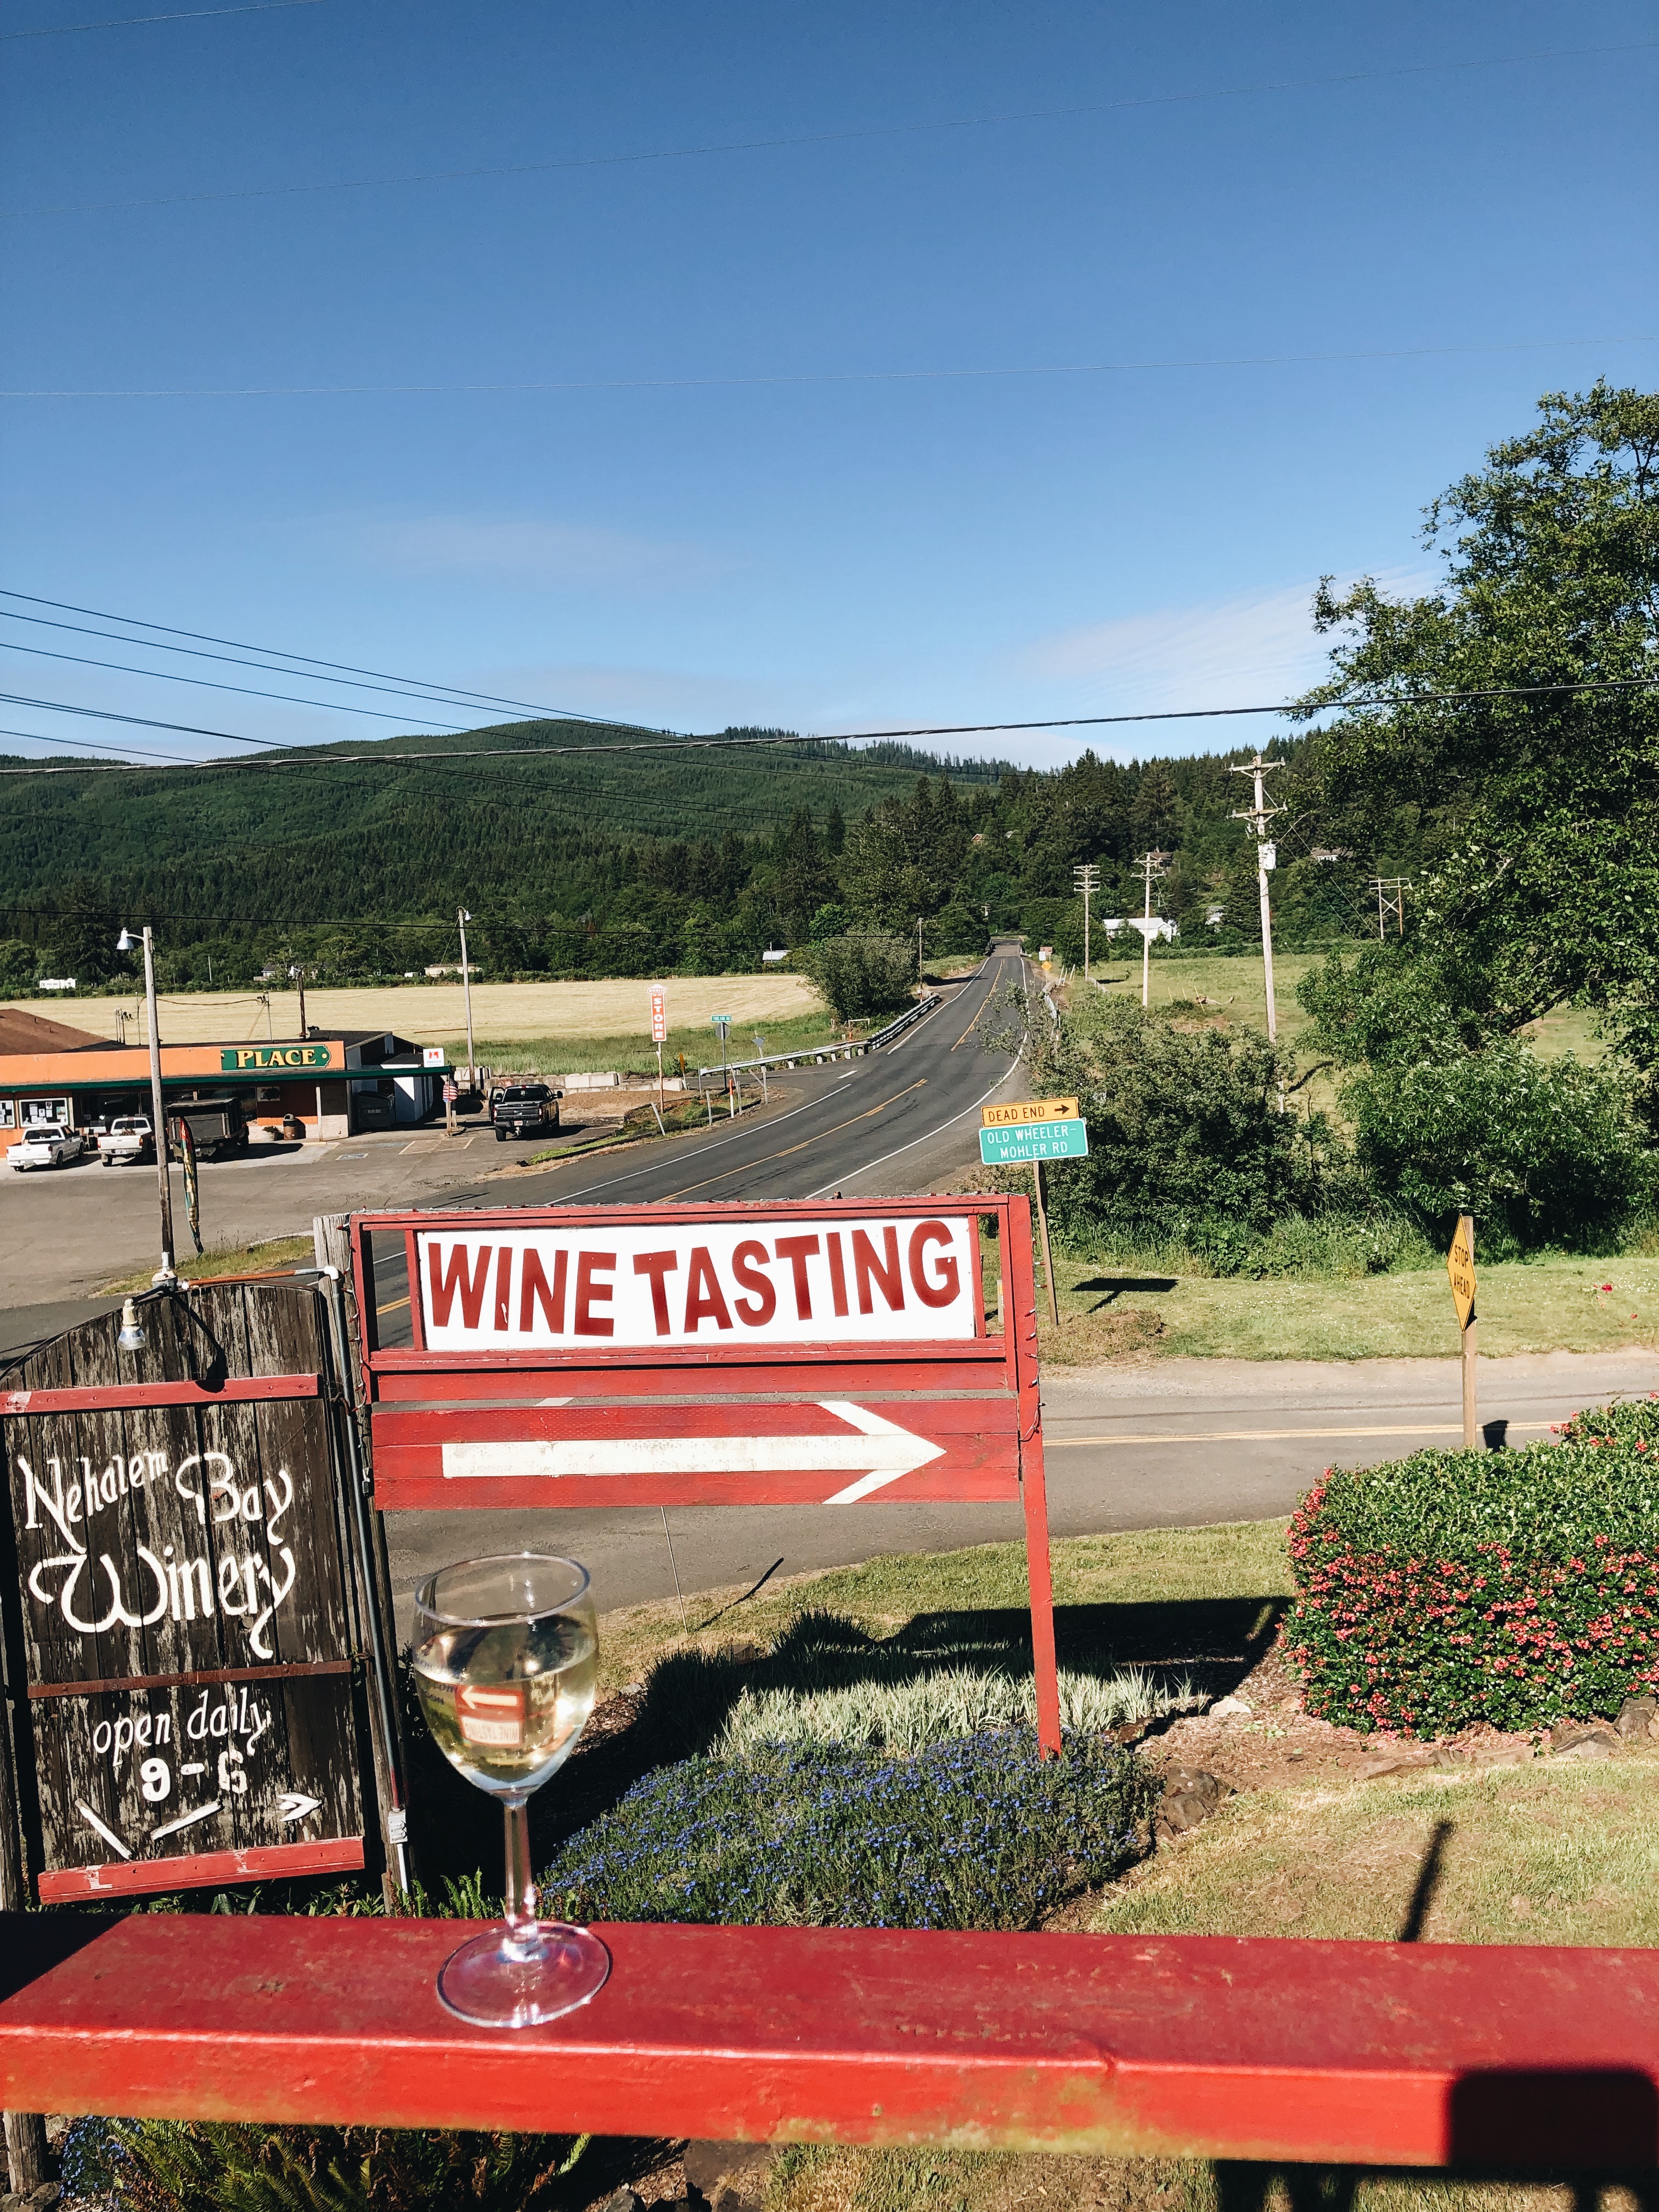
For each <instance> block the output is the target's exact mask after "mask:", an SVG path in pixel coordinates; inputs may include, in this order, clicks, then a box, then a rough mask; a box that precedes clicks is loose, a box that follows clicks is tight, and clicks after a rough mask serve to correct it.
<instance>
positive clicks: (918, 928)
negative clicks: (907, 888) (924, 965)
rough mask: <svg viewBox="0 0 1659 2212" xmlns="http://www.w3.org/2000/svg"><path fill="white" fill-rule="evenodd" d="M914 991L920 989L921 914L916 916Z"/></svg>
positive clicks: (919, 992)
mask: <svg viewBox="0 0 1659 2212" xmlns="http://www.w3.org/2000/svg"><path fill="white" fill-rule="evenodd" d="M916 991H917V994H918V995H920V994H921V915H917V916H916Z"/></svg>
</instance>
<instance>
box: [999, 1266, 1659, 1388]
mask: <svg viewBox="0 0 1659 2212" xmlns="http://www.w3.org/2000/svg"><path fill="white" fill-rule="evenodd" d="M1054 1271H1055V1274H1056V1277H1057V1279H1058V1281H1059V1286H1060V1316H1061V1326H1060V1329H1059V1330H1058V1331H1055V1330H1054V1329H1053V1328H1051V1327H1050V1326H1049V1325H1048V1321H1047V1318H1046V1304H1045V1301H1044V1298H1043V1296H1042V1291H1041V1290H1039V1292H1038V1298H1037V1310H1038V1315H1039V1317H1040V1319H1039V1328H1040V1334H1041V1339H1042V1357H1043V1358H1044V1360H1045V1361H1046V1362H1048V1363H1049V1364H1054V1365H1060V1366H1066V1365H1076V1364H1085V1363H1087V1362H1089V1361H1091V1360H1098V1359H1104V1358H1114V1357H1118V1356H1121V1355H1122V1354H1123V1353H1126V1352H1130V1353H1142V1354H1144V1353H1148V1352H1151V1353H1157V1354H1162V1355H1170V1356H1173V1355H1179V1354H1184V1355H1187V1356H1188V1357H1192V1358H1236V1359H1384V1358H1391V1359H1393V1358H1424V1359H1435V1358H1446V1359H1451V1358H1455V1357H1456V1355H1457V1351H1458V1334H1457V1322H1456V1316H1455V1314H1454V1313H1453V1310H1452V1302H1451V1291H1450V1290H1449V1287H1448V1285H1447V1281H1446V1278H1445V1274H1444V1273H1443V1271H1442V1270H1441V1269H1440V1268H1438V1267H1425V1268H1418V1269H1413V1270H1412V1271H1410V1272H1408V1273H1401V1274H1390V1275H1362V1276H1358V1277H1354V1278H1351V1279H1335V1280H1329V1281H1319V1282H1310V1281H1298V1280H1297V1279H1267V1280H1266V1281H1262V1282H1253V1281H1249V1280H1248V1279H1243V1278H1242V1277H1227V1278H1224V1279H1216V1278H1213V1277H1205V1276H1201V1275H1183V1276H1178V1277H1177V1276H1169V1275H1162V1274H1157V1273H1152V1271H1151V1270H1150V1269H1139V1268H1133V1267H1123V1266H1120V1265H1118V1264H1116V1263H1113V1262H1102V1261H1086V1260H1070V1259H1065V1258H1061V1257H1060V1256H1058V1255H1056V1259H1055V1263H1054ZM1479 1279H1480V1349H1481V1351H1482V1352H1483V1353H1485V1354H1486V1356H1487V1357H1489V1358H1501V1357H1503V1356H1504V1354H1505V1353H1508V1352H1613V1351H1617V1350H1619V1349H1620V1347H1621V1346H1626V1345H1640V1346H1644V1348H1651V1347H1656V1346H1659V1255H1651V1254H1650V1255H1643V1256H1641V1257H1638V1258H1625V1259H1621V1260H1577V1259H1566V1260H1563V1259H1540V1260H1528V1261H1512V1262H1510V1263H1509V1264H1507V1265H1504V1266H1502V1267H1480V1269H1479ZM1606 1284H1611V1285H1613V1287H1612V1289H1611V1291H1607V1290H1604V1288H1603V1287H1602V1286H1603V1285H1606Z"/></svg>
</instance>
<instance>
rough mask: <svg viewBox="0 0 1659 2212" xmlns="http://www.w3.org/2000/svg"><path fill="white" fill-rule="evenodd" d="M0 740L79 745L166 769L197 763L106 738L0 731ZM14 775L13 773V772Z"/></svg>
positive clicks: (191, 766)
mask: <svg viewBox="0 0 1659 2212" xmlns="http://www.w3.org/2000/svg"><path fill="white" fill-rule="evenodd" d="M0 738H27V739H28V741H29V743H30V744H32V745H80V746H83V747H84V748H85V749H86V750H88V752H94V753H125V754H127V755H130V756H131V758H132V759H134V760H140V761H161V762H164V763H166V764H167V766H168V767H176V768H194V767H196V766H197V763H196V762H195V761H193V760H191V757H190V755H189V754H188V753H157V752H150V751H149V750H143V751H140V750H136V749H135V748H134V747H133V746H131V745H112V744H110V743H109V741H108V739H107V738H64V737H50V738H47V737H42V736H41V735H40V732H38V731H35V730H0ZM14 773H15V771H14Z"/></svg>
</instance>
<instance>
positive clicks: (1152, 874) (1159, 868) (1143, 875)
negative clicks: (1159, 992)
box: [1135, 853, 1164, 1012]
mask: <svg viewBox="0 0 1659 2212" xmlns="http://www.w3.org/2000/svg"><path fill="white" fill-rule="evenodd" d="M1135 866H1136V867H1138V868H1139V871H1140V880H1141V882H1142V884H1144V886H1145V887H1146V913H1145V915H1144V916H1143V917H1142V921H1141V925H1140V1005H1141V1010H1142V1012H1145V1011H1146V1008H1147V1007H1148V1006H1151V1004H1152V885H1153V884H1155V883H1157V882H1158V878H1160V877H1161V876H1162V875H1163V873H1164V867H1163V856H1162V855H1161V854H1158V853H1145V854H1142V855H1141V857H1140V859H1139V860H1137V861H1136V862H1135Z"/></svg>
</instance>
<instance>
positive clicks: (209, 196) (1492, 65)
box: [0, 0, 1659, 221]
mask: <svg viewBox="0 0 1659 2212" xmlns="http://www.w3.org/2000/svg"><path fill="white" fill-rule="evenodd" d="M281 4H287V5H290V6H293V5H300V4H303V0H281ZM244 12H246V13H252V12H254V11H253V10H252V9H248V10H242V9H210V10H204V13H210V14H215V15H219V14H223V15H235V14H240V13H244ZM135 20H137V21H146V22H167V21H176V20H179V19H177V18H174V17H170V16H143V17H139V18H137V19H135ZM65 27H66V28H68V29H70V30H103V29H106V28H109V27H110V26H108V25H105V24H95V23H73V24H69V25H67V26H65ZM10 35H11V36H13V37H18V38H27V37H40V36H44V35H45V33H38V32H14V33H11V34H10ZM1656 45H1659V40H1653V39H1638V40H1631V41H1629V42H1628V43H1626V44H1623V45H1619V46H1559V47H1544V48H1540V49H1538V50H1536V51H1534V52H1528V53H1519V54H1492V55H1488V56H1485V57H1481V58H1476V59H1475V60H1473V61H1465V62H1419V63H1414V64H1409V65H1407V66H1406V67H1404V68H1401V69H1389V70H1346V71H1344V72H1342V73H1341V74H1340V75H1338V76H1310V77H1281V78H1277V79H1270V80H1268V81H1267V82H1262V83H1260V84H1237V85H1224V86H1220V87H1218V88H1214V89H1212V90H1211V91H1208V92H1165V93H1148V94H1144V95H1142V96H1141V97H1139V98H1138V99H1134V100H1091V101H1088V102H1086V103H1085V104H1084V105H1082V106H1073V107H1031V108H1012V109H1008V110H1006V111H1004V112H994V113H992V114H989V115H962V116H948V117H945V118H941V119H940V120H939V121H936V122H932V123H888V124H876V125H868V126H866V127H864V128H862V129H859V130H851V131H810V132H806V133H803V134H800V135H798V136H793V137H777V138H733V139H723V140H720V141H716V142H714V143H709V144H707V145H698V146H663V147H656V148H653V149H648V150H647V151H645V152H643V153H638V154H589V155H577V156H575V157H574V158H572V159H569V160H566V161H513V162H508V163H505V164H503V165H501V166H499V167H477V168H471V169H416V170H410V171H407V172H404V173H400V174H398V175H394V176H380V177H338V178H328V179H323V180H322V181H320V182H319V183H317V184H309V185H250V186H247V187H246V188H243V189H240V190H235V191H216V192H174V193H167V194H158V195H155V196H153V197H148V198H143V199H137V198H135V199H124V200H68V201H64V202H61V203H59V204H56V205H48V206H45V207H22V208H0V218H4V219H6V220H9V221H15V220H20V219H22V218H25V217H27V216H43V215H92V214H106V213H110V212H112V211H114V210H119V209H123V208H149V207H200V206H204V205H209V204H216V203H218V202H222V201H226V200H264V199H289V198H299V197H309V196H310V195H312V194H314V193H319V192H362V191H377V190H380V189H382V188H386V187H391V186H394V185H435V184H459V183H468V182H472V181H475V180H477V179H489V178H497V177H535V176H550V175H553V174H556V173H558V172H560V171H564V170H573V169H574V170H580V169H608V168H629V167H639V166H642V165H644V164H646V163H649V162H653V161H702V160H707V159H708V158H709V157H710V156H712V155H721V154H759V153H775V152H779V151H781V150H784V149H791V148H796V147H803V146H842V145H852V144H856V143H860V142H862V141H866V140H875V139H882V138H904V137H920V136H923V135H926V134H927V133H930V132H939V131H981V130H986V129H989V128H991V127H992V126H994V125H998V124H1007V123H1054V122H1062V121H1066V120H1068V119H1070V118H1074V117H1077V116H1084V115H1115V114H1122V113H1127V112H1130V111H1132V110H1134V109H1137V108H1146V107H1184V106H1194V105H1195V104H1197V103H1200V102H1202V101H1205V100H1246V99H1255V98H1259V97H1261V96H1262V95H1263V94H1269V93H1276V92H1310V91H1318V90H1322V89H1323V88H1326V87H1327V86H1331V85H1344V84H1378V83H1383V82H1387V81H1389V79H1392V78H1401V77H1411V76H1443V75H1446V74H1448V73H1451V72H1455V71H1460V70H1483V69H1508V68H1513V67H1516V66H1519V65H1521V64H1524V63H1527V62H1539V61H1574V60H1579V59H1582V58H1587V57H1590V56H1594V55H1600V54H1626V53H1642V52H1647V51H1648V50H1649V49H1650V48H1651V47H1653V46H1656Z"/></svg>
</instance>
